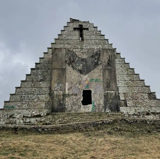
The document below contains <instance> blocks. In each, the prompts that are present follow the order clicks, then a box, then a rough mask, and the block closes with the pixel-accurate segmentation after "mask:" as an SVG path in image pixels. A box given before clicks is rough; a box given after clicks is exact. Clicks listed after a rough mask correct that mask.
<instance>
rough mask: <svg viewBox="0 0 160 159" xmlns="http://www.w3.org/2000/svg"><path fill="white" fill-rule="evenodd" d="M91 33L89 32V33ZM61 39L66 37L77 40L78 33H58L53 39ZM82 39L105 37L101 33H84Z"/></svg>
mask: <svg viewBox="0 0 160 159" xmlns="http://www.w3.org/2000/svg"><path fill="white" fill-rule="evenodd" d="M90 34H91V33H90ZM58 39H59V40H63V39H67V40H71V39H72V40H79V33H78V32H70V33H67V34H62V35H59V36H58V38H55V41H57V40H58ZM84 39H85V40H104V39H105V36H104V35H103V36H102V35H93V34H91V35H89V34H87V35H85V34H84Z"/></svg>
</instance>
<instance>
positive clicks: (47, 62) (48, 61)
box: [39, 57, 52, 64]
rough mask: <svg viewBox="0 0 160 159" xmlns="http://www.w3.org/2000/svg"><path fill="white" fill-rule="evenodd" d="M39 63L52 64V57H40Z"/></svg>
mask: <svg viewBox="0 0 160 159" xmlns="http://www.w3.org/2000/svg"><path fill="white" fill-rule="evenodd" d="M39 63H41V64H52V59H51V58H50V59H45V58H44V57H40V58H39Z"/></svg>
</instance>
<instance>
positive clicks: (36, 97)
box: [9, 95, 50, 102]
mask: <svg viewBox="0 0 160 159" xmlns="http://www.w3.org/2000/svg"><path fill="white" fill-rule="evenodd" d="M9 100H10V101H14V102H20V101H50V96H49V95H10V99H9Z"/></svg>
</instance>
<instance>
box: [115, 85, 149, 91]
mask: <svg viewBox="0 0 160 159" xmlns="http://www.w3.org/2000/svg"><path fill="white" fill-rule="evenodd" d="M118 89H119V93H128V92H137V93H150V92H151V90H150V87H149V86H143V87H125V86H123V87H118Z"/></svg>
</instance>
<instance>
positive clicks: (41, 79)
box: [26, 74, 51, 82]
mask: <svg viewBox="0 0 160 159" xmlns="http://www.w3.org/2000/svg"><path fill="white" fill-rule="evenodd" d="M26 81H27V82H47V81H48V82H49V81H51V74H47V75H44V74H39V75H37V76H32V75H30V76H26Z"/></svg>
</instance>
